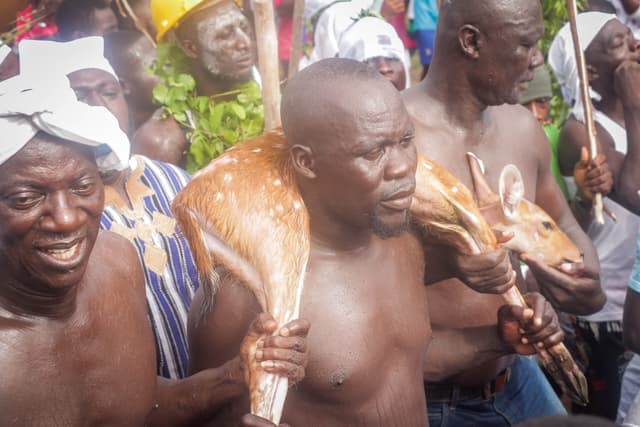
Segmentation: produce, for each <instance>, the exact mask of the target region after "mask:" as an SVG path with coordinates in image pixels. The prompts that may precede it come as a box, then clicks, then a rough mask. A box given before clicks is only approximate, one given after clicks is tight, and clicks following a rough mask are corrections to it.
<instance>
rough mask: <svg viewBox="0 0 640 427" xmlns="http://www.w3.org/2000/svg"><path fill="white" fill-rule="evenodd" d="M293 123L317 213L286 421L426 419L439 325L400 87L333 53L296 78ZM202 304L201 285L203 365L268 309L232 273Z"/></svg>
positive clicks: (199, 353)
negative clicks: (429, 296) (420, 235)
mask: <svg viewBox="0 0 640 427" xmlns="http://www.w3.org/2000/svg"><path fill="white" fill-rule="evenodd" d="M365 89H366V90H367V91H368V92H367V93H368V96H367V97H366V98H363V97H360V96H357V95H358V94H359V93H362V91H363V90H365ZM339 94H342V96H338V95H339ZM309 100H313V102H308V101H309ZM303 101H304V102H303ZM305 119H306V120H305ZM283 123H284V129H285V134H286V135H287V140H288V144H289V150H290V156H291V159H292V162H293V164H294V168H295V170H296V181H297V182H298V185H299V186H300V192H301V195H302V196H303V199H304V201H305V205H306V207H307V209H308V212H309V214H310V220H311V254H310V261H309V264H308V267H307V273H306V275H305V285H304V286H305V287H304V292H303V295H302V306H301V311H300V315H301V317H304V318H307V319H309V321H310V323H311V325H312V327H311V330H310V332H309V335H308V338H307V339H308V347H309V364H308V365H307V369H306V377H305V379H304V380H303V381H302V382H301V383H300V384H299V385H298V386H297V387H292V388H290V389H289V391H288V395H287V400H286V402H285V407H284V415H283V422H286V423H289V424H290V425H292V426H305V425H314V426H336V427H338V426H346V425H366V426H380V427H382V426H412V427H418V426H425V425H427V417H426V412H425V398H424V391H423V384H422V383H423V376H422V366H423V363H424V354H425V351H426V348H427V344H428V342H429V340H430V335H431V329H430V326H429V320H428V307H427V302H426V298H425V288H424V286H423V273H424V270H423V254H422V249H421V245H420V243H419V241H418V240H417V239H416V238H415V237H414V236H413V235H412V234H409V233H408V232H407V231H406V230H407V219H408V218H407V213H408V211H407V209H408V207H409V203H410V200H411V197H410V196H411V194H412V193H413V187H414V185H415V180H414V177H415V167H416V156H415V148H414V145H413V142H412V135H413V127H412V125H411V123H410V121H409V117H408V116H407V114H406V110H405V109H404V107H403V106H402V102H401V100H400V98H399V94H398V93H397V91H396V89H395V88H394V87H393V86H392V85H390V84H389V83H388V82H386V81H385V79H384V77H382V76H380V75H379V74H378V73H377V72H376V71H375V70H373V69H371V68H369V67H367V66H366V65H365V64H362V63H358V62H355V61H348V60H344V59H330V60H324V61H320V62H318V63H316V64H314V65H312V66H310V67H309V68H307V69H305V70H304V71H302V72H301V73H299V74H297V75H296V77H295V78H294V79H293V80H291V81H290V82H289V85H288V86H287V92H285V96H284V99H283ZM374 230H376V231H374ZM382 235H385V236H396V237H387V238H382V237H381V236H382ZM201 306H202V296H201V295H197V296H196V299H195V300H194V304H193V306H192V308H191V311H190V318H189V334H190V346H191V347H190V350H191V360H190V363H191V365H190V366H191V369H193V370H196V371H197V370H200V369H203V368H205V367H207V366H216V365H219V364H221V363H223V362H224V361H225V360H227V359H229V358H231V357H233V356H234V355H235V354H237V352H238V348H239V342H240V341H239V340H240V338H241V336H242V331H243V330H245V329H246V327H247V324H248V322H250V321H251V319H252V318H253V317H255V315H256V313H257V312H258V311H259V306H258V304H257V302H256V300H255V298H254V297H253V295H251V294H250V293H249V291H247V290H245V288H243V287H242V286H238V285H237V284H235V283H233V280H231V281H230V282H227V283H222V284H221V286H220V289H219V291H218V293H217V294H216V298H215V303H214V307H213V309H212V310H211V312H209V313H208V314H207V315H206V316H205V318H204V319H200V308H201ZM247 408H248V402H247V397H246V396H245V398H244V399H238V400H236V401H235V402H233V404H232V405H229V406H228V407H227V408H225V410H224V411H221V412H220V414H219V416H218V417H217V418H216V419H215V420H214V421H213V422H211V424H209V425H234V422H235V421H234V420H235V419H237V417H238V416H239V415H241V414H243V413H245V412H246V411H247Z"/></svg>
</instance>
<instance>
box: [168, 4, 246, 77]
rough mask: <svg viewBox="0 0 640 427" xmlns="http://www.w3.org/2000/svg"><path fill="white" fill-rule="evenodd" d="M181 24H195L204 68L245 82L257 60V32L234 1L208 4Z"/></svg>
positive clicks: (195, 45) (196, 46)
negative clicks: (255, 46) (255, 41)
mask: <svg viewBox="0 0 640 427" xmlns="http://www.w3.org/2000/svg"><path fill="white" fill-rule="evenodd" d="M181 27H191V28H192V29H193V30H194V32H193V38H194V40H193V50H194V52H195V54H196V57H197V58H198V61H199V62H200V63H201V65H202V67H203V68H204V69H205V70H206V71H207V72H208V73H210V74H211V75H213V76H214V77H217V78H223V79H225V80H232V81H237V82H245V81H248V80H249V79H250V78H251V71H252V68H253V66H254V63H255V48H254V41H253V32H252V30H251V26H250V25H249V21H248V20H247V18H246V17H245V16H244V15H243V13H242V11H241V10H240V9H239V8H238V6H236V4H235V3H234V2H233V1H230V0H225V1H223V2H221V3H219V4H216V5H214V6H209V7H206V6H205V7H204V8H202V9H200V10H198V11H196V12H195V13H194V14H193V15H191V16H189V17H188V18H187V19H186V20H185V22H184V23H183V24H181Z"/></svg>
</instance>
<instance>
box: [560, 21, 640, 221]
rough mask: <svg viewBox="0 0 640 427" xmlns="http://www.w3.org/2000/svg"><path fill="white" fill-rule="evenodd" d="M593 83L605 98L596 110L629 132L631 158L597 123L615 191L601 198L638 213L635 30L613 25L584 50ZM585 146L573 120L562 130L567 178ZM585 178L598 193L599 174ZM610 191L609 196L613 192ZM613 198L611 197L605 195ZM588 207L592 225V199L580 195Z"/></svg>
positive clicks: (639, 118) (638, 51)
mask: <svg viewBox="0 0 640 427" xmlns="http://www.w3.org/2000/svg"><path fill="white" fill-rule="evenodd" d="M585 60H586V61H587V71H588V73H589V84H590V85H591V86H592V87H593V88H594V89H595V90H596V91H597V92H598V93H599V94H600V95H601V96H602V99H601V100H600V101H599V102H596V103H594V107H595V108H597V109H598V110H600V111H602V112H603V113H604V114H606V115H607V116H608V117H610V118H611V119H612V120H614V121H615V122H616V123H618V124H620V125H621V126H622V127H624V128H625V129H626V131H627V154H626V155H625V154H623V153H621V152H619V151H616V149H615V144H614V141H613V139H612V137H611V135H609V133H608V132H607V131H606V130H605V129H604V128H603V127H602V126H600V124H599V123H597V122H596V132H597V141H598V145H599V150H600V152H601V153H602V154H603V155H604V156H605V158H606V164H607V166H608V169H609V170H610V173H611V175H612V179H613V189H612V188H611V187H609V188H608V189H607V188H606V187H604V188H601V189H602V190H603V193H604V194H606V195H608V197H610V198H611V199H613V200H615V201H616V202H618V203H620V204H621V205H622V206H624V207H625V208H627V209H629V210H630V211H632V212H635V213H638V212H640V197H639V196H638V189H640V187H639V186H638V182H640V181H639V179H640V172H639V171H638V167H637V165H638V163H637V162H638V161H639V160H640V147H639V146H638V145H639V144H638V137H639V136H640V103H639V102H638V100H637V98H636V97H637V95H638V93H640V84H639V83H638V82H639V81H640V64H638V61H639V60H640V45H639V42H638V41H637V40H635V38H634V37H633V35H632V33H631V31H630V30H629V29H628V28H627V27H626V26H625V25H624V24H622V23H621V22H620V21H618V20H617V19H613V20H611V21H609V22H608V23H607V24H605V26H604V27H603V28H602V29H601V30H600V32H599V33H598V34H597V35H596V37H595V38H594V40H593V41H592V42H591V44H590V45H589V46H588V47H587V49H586V50H585ZM583 147H588V140H587V136H586V133H585V127H584V125H583V124H582V123H581V122H579V121H577V120H575V119H569V120H568V121H567V124H566V125H565V126H564V128H563V129H562V133H561V135H560V143H559V145H558V154H559V159H558V160H559V162H560V168H561V171H562V172H563V173H565V171H567V170H569V168H570V167H571V162H572V161H573V162H574V163H575V161H576V159H577V158H579V156H580V152H581V150H582V148H583ZM591 175H592V176H591V177H589V175H588V176H587V178H588V180H589V178H590V182H591V183H592V184H591V185H592V187H593V190H592V191H591V192H592V193H593V192H594V190H597V189H599V188H600V187H599V185H600V184H602V181H601V180H599V179H598V177H597V176H596V173H592V174H591ZM607 190H609V191H611V192H610V193H609V191H607ZM607 193H609V194H607ZM581 196H583V199H586V203H583V205H582V206H581V211H582V212H581V215H582V218H583V220H582V223H583V224H585V225H588V224H589V223H590V221H591V215H590V214H589V213H590V209H591V203H590V202H591V200H592V197H589V194H587V195H586V197H585V195H581Z"/></svg>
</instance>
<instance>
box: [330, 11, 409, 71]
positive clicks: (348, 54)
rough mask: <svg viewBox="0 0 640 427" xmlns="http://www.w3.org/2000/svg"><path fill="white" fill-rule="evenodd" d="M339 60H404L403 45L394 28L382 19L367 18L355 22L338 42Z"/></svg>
mask: <svg viewBox="0 0 640 427" xmlns="http://www.w3.org/2000/svg"><path fill="white" fill-rule="evenodd" d="M338 56H339V57H340V58H348V59H354V60H356V61H360V62H362V61H366V60H367V59H371V58H376V57H383V58H395V59H399V60H400V61H402V60H403V59H404V56H405V55H404V45H403V44H402V40H400V37H398V33H396V30H395V28H393V26H392V25H391V24H389V23H388V22H386V21H384V20H383V19H380V18H376V17H373V16H367V17H364V18H361V19H359V20H358V21H356V22H355V23H354V24H353V25H351V27H349V28H348V29H347V30H346V31H345V32H344V33H342V35H341V36H340V38H339V40H338Z"/></svg>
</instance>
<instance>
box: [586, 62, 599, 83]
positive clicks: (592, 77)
mask: <svg viewBox="0 0 640 427" xmlns="http://www.w3.org/2000/svg"><path fill="white" fill-rule="evenodd" d="M599 78H600V74H598V70H597V69H596V67H594V66H593V65H591V64H587V79H588V80H589V83H593V82H595V81H596V80H598V79H599Z"/></svg>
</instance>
